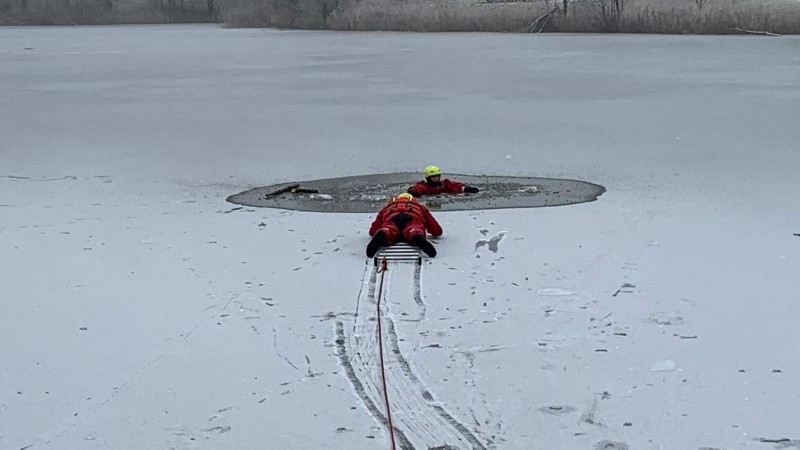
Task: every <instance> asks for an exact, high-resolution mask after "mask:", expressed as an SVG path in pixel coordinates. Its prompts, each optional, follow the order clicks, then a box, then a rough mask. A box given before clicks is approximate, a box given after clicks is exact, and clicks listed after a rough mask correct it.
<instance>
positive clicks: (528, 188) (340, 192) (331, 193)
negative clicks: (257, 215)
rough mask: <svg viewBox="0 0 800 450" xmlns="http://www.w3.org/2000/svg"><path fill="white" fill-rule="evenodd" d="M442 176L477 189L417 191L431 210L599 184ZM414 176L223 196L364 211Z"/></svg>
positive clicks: (571, 196) (522, 202) (577, 198)
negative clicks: (300, 190)
mask: <svg viewBox="0 0 800 450" xmlns="http://www.w3.org/2000/svg"><path fill="white" fill-rule="evenodd" d="M448 178H451V179H453V180H457V181H462V182H464V183H467V184H469V185H470V186H477V187H479V188H480V189H481V191H480V192H479V193H477V194H461V195H439V196H434V197H423V198H422V199H421V202H422V203H424V204H425V205H427V206H428V208H430V209H431V210H433V211H464V210H474V209H498V208H538V207H542V206H558V205H571V204H575V203H584V202H591V201H594V200H597V198H598V197H599V196H600V195H602V194H603V192H605V188H604V187H602V186H599V185H597V184H593V183H588V182H585V181H578V180H562V179H555V178H535V177H497V176H488V175H481V176H476V175H457V174H452V175H450V174H449V175H448ZM419 179H420V176H419V174H417V173H414V172H403V173H388V174H377V175H364V176H353V177H342V178H328V179H324V180H312V181H303V182H301V183H300V186H302V187H303V188H306V189H315V190H317V191H319V192H316V193H292V192H286V193H282V194H280V195H275V196H270V197H269V198H267V195H268V194H271V193H274V192H275V191H277V190H279V189H281V188H284V187H286V186H289V185H290V184H291V183H283V184H276V185H272V186H266V187H259V188H255V189H250V190H248V191H245V192H242V193H239V194H236V195H232V196H230V197H228V199H227V200H228V201H229V202H231V203H236V204H239V205H246V206H259V207H266V208H280V209H291V210H297V211H316V212H354V213H368V212H375V211H378V210H379V209H380V208H381V206H383V204H384V203H385V202H386V200H388V199H389V198H391V197H394V196H397V195H398V194H400V193H402V192H405V191H406V189H408V187H409V186H411V185H412V184H414V183H415V182H416V181H418V180H419Z"/></svg>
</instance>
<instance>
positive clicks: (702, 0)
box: [694, 0, 708, 11]
mask: <svg viewBox="0 0 800 450" xmlns="http://www.w3.org/2000/svg"><path fill="white" fill-rule="evenodd" d="M707 3H708V0H694V4H695V5H697V9H698V10H699V11H702V10H703V7H704V6H706V4H707Z"/></svg>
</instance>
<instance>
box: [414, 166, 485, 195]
mask: <svg viewBox="0 0 800 450" xmlns="http://www.w3.org/2000/svg"><path fill="white" fill-rule="evenodd" d="M479 191H480V189H478V188H476V187H473V186H467V185H466V184H464V183H461V182H458V181H453V180H448V179H447V178H445V179H444V180H443V179H442V171H441V170H439V168H438V167H436V166H428V167H426V168H425V179H424V180H422V181H418V182H417V183H415V184H414V185H413V186H411V187H410V188H408V193H409V194H411V195H413V196H414V197H422V196H423V195H439V194H463V193H465V192H466V193H467V194H475V193H477V192H479Z"/></svg>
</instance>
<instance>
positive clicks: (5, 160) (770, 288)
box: [0, 26, 800, 449]
mask: <svg viewBox="0 0 800 450" xmlns="http://www.w3.org/2000/svg"><path fill="white" fill-rule="evenodd" d="M798 44H800V40H798V38H796V37H782V38H763V37H695V36H643V35H619V36H606V35H536V36H530V35H503V34H460V33H452V34H411V33H325V32H285V31H262V30H223V29H217V28H214V27H209V26H138V27H96V28H83V27H70V28H56V27H54V28H0V105H2V107H0V255H2V258H0V268H2V270H0V305H2V314H0V342H2V345H0V361H2V362H3V363H2V365H1V366H0V448H3V449H5V448H9V449H20V448H25V447H28V446H31V447H29V448H33V449H38V448H54V449H56V448H57V449H93V448H97V449H101V448H102V449H106V448H115V449H140V448H165V449H166V448H179V449H191V448H200V449H206V448H208V449H217V448H218V449H233V448H275V449H286V448H298V449H300V448H303V449H306V448H363V449H372V448H389V441H388V435H387V433H386V430H385V429H384V428H383V427H382V426H381V424H380V423H379V422H378V421H377V420H376V419H375V418H374V417H373V415H371V414H370V412H369V411H368V409H367V407H366V406H365V403H364V402H363V401H362V399H361V398H359V397H358V396H357V395H356V393H355V390H354V387H353V384H352V383H351V382H350V380H349V379H348V377H347V376H346V374H345V371H344V370H343V368H342V366H341V365H340V360H339V357H338V356H337V345H336V342H335V340H336V325H335V324H336V322H337V321H338V322H342V323H343V324H344V326H345V328H347V327H350V329H353V328H352V327H353V326H354V324H355V323H356V319H355V318H354V316H353V314H354V313H355V312H356V311H357V310H358V308H359V307H361V308H363V307H364V305H363V304H362V302H365V301H368V300H369V299H368V298H366V297H365V294H364V293H363V292H362V293H360V290H361V288H362V285H363V284H364V277H365V276H366V275H368V271H369V266H367V265H365V258H364V257H363V252H364V247H365V245H366V243H367V237H366V231H367V228H368V226H369V223H370V221H371V220H372V216H370V215H366V214H315V213H299V212H290V211H279V210H269V209H253V208H246V209H242V210H238V211H234V212H228V211H230V209H231V208H232V207H234V206H235V205H231V204H227V203H225V201H224V199H225V197H226V196H228V195H230V194H233V193H237V192H240V191H242V190H245V189H248V188H251V187H255V186H263V185H268V184H273V183H278V182H284V181H291V180H309V179H314V178H323V177H335V176H346V175H359V174H368V173H381V172H392V171H408V170H419V169H421V168H422V167H424V166H426V165H428V164H436V165H439V166H440V167H441V168H442V169H443V170H444V171H445V172H448V171H450V172H455V173H475V174H498V175H523V176H541V177H564V178H574V179H581V180H586V181H589V182H593V183H598V184H601V185H603V186H605V187H606V188H607V189H608V191H607V192H606V193H605V194H604V195H603V196H601V197H600V199H599V200H598V201H597V202H593V203H587V204H581V205H573V206H567V207H557V208H540V209H526V210H492V211H473V212H450V213H441V214H439V215H437V217H438V218H439V220H440V222H441V223H442V225H443V227H444V230H445V236H444V237H443V238H442V239H441V240H440V241H438V242H437V248H438V250H439V256H438V257H437V258H436V259H435V260H433V261H430V262H427V263H425V264H424V265H423V267H422V271H421V294H422V300H423V301H424V308H422V309H420V308H421V307H420V305H418V304H417V303H415V302H414V299H413V295H412V294H413V293H412V292H411V291H410V289H411V286H412V284H411V282H412V276H411V275H410V272H409V271H410V269H409V267H398V268H396V269H397V270H390V272H389V274H388V275H387V277H388V279H389V281H388V282H389V286H388V287H389V290H388V291H387V292H386V295H387V297H386V298H387V302H388V309H387V318H388V319H391V321H392V323H393V324H394V326H395V331H396V333H397V336H398V338H399V339H400V342H399V344H398V345H399V348H400V350H401V351H402V354H403V356H404V357H405V359H406V360H408V361H409V363H410V366H411V367H412V369H413V373H414V374H415V377H416V379H417V381H418V382H419V386H422V387H423V388H424V389H425V390H427V391H428V392H429V393H430V394H431V395H432V396H433V398H434V400H435V403H431V404H429V405H427V406H428V407H432V405H436V406H440V407H441V408H442V409H443V410H446V411H447V413H448V414H449V415H450V416H452V417H453V418H454V419H455V420H456V421H458V422H459V423H460V424H462V425H463V426H464V427H466V429H468V431H469V432H470V433H471V434H473V435H474V436H475V437H476V438H477V439H478V441H480V443H481V445H483V446H485V447H487V448H497V449H520V448H536V449H539V448H541V449H576V448H615V449H623V448H630V449H651V448H652V449H699V448H715V449H733V448H737V449H738V448H745V449H750V448H752V449H761V448H787V447H789V448H791V447H798V448H800V443H799V442H800V425H798V421H797V417H800V401H798V400H800V391H798V389H797V386H798V385H800V360H798V358H797V347H798V344H800V331H798V330H799V329H800V328H798V326H797V324H798V319H797V318H798V317H800V301H798V300H800V298H798V281H797V279H798V276H797V274H798V273H800V253H799V252H800V237H797V236H794V235H793V233H800V212H799V211H800V210H799V209H798V208H797V205H800V189H798V188H797V186H798V184H797V171H798V168H800V152H798V148H797V142H798V138H800V127H798V124H799V123H800V85H798V83H797V80H798V79H800V65H798V63H800V60H798V57H797V51H796V50H797V48H798ZM507 155H510V157H507ZM481 230H485V232H486V233H487V236H484V234H482V233H481ZM502 231H505V232H506V234H505V236H504V238H503V240H502V241H500V243H499V249H498V252H497V253H493V252H491V251H489V249H488V247H487V246H483V247H480V248H479V249H477V250H476V249H475V243H476V242H477V241H478V240H479V239H485V238H487V237H491V236H493V235H496V234H497V233H499V232H502ZM625 283H628V284H630V285H633V287H628V288H625V289H622V290H620V288H621V287H622V286H623V285H624V284H625ZM618 290H619V292H618ZM615 293H616V295H614V294H615ZM359 305H360V306H359ZM422 310H424V314H423V316H422V319H421V320H408V318H409V317H418V315H419V314H420V311H422ZM365 311H366V310H365ZM360 317H361V318H362V319H363V318H364V316H360ZM368 350H369V348H367V349H365V352H366V351H368ZM667 360H668V361H667ZM662 369H666V370H662ZM395 382H396V383H397V384H402V383H404V382H408V379H403V377H402V376H400V377H399V378H398V379H397V380H395ZM425 411H427V412H425ZM429 413H430V411H429V410H424V411H423V412H420V413H419V414H418V415H417V416H414V413H413V412H411V411H401V415H402V414H406V420H408V421H411V422H415V421H417V419H418V420H419V421H424V420H425V419H426V414H429ZM428 418H429V417H428ZM411 428H412V430H411V431H408V430H405V432H406V433H408V434H411V435H414V433H415V431H414V430H413V426H412V427H411ZM434 431H435V430H434ZM442 435H443V436H444V435H445V434H442ZM762 439H766V440H778V439H789V440H790V441H783V442H782V443H778V444H773V443H764V442H760V440H762ZM414 445H418V444H414ZM418 448H421V447H419V446H418Z"/></svg>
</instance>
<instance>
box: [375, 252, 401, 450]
mask: <svg viewBox="0 0 800 450" xmlns="http://www.w3.org/2000/svg"><path fill="white" fill-rule="evenodd" d="M387 266H388V264H387V263H386V258H383V259H382V260H381V268H380V272H381V283H380V286H379V287H378V301H377V303H378V312H377V316H376V318H377V319H378V320H377V322H378V351H379V352H380V355H381V382H382V384H383V401H384V403H385V404H386V422H387V424H388V426H389V438H390V439H391V440H392V450H397V444H395V441H394V424H392V410H391V408H390V407H389V391H388V390H387V389H386V367H385V366H384V363H383V332H382V331H381V294H382V293H383V277H384V275H385V274H386V271H387V270H388V267H387Z"/></svg>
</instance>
